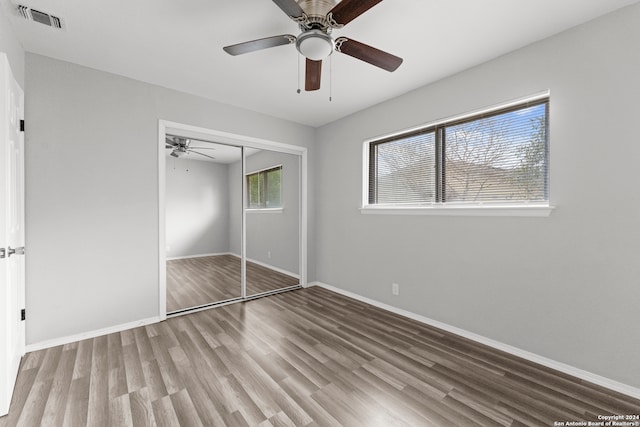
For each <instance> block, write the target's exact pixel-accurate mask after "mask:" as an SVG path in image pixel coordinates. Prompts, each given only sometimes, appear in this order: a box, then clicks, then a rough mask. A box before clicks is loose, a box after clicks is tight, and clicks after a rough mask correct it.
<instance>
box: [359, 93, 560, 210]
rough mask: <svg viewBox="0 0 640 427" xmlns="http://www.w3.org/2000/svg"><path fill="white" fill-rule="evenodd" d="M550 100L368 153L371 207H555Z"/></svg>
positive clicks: (393, 141)
mask: <svg viewBox="0 0 640 427" xmlns="http://www.w3.org/2000/svg"><path fill="white" fill-rule="evenodd" d="M547 128H548V99H547V98H545V99H538V100H536V101H531V102H527V103H524V104H519V105H517V106H515V107H514V106H512V107H509V108H503V109H500V110H497V111H495V110H494V111H492V112H489V113H483V114H480V115H475V116H471V117H467V118H464V119H460V120H451V121H448V122H443V123H439V124H437V125H433V126H430V127H426V128H422V129H419V130H416V131H412V132H410V133H405V134H401V135H397V136H393V137H389V138H385V139H382V140H377V141H372V142H370V143H369V145H368V157H369V159H368V160H369V176H368V189H367V190H368V205H369V206H376V205H377V206H380V207H384V206H389V207H394V208H398V207H420V206H438V207H440V206H441V207H446V206H449V207H454V206H456V205H457V206H461V205H462V206H465V205H466V206H478V205H483V206H485V205H489V206H490V205H492V204H493V205H509V206H514V205H515V206H517V205H527V206H530V205H545V204H547V205H548V200H549V197H548V152H549V149H548V148H549V147H548V138H547Z"/></svg>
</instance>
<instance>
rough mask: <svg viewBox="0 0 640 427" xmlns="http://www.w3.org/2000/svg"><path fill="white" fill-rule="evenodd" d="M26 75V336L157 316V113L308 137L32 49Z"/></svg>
mask: <svg viewBox="0 0 640 427" xmlns="http://www.w3.org/2000/svg"><path fill="white" fill-rule="evenodd" d="M26 85H27V87H28V90H27V91H26V120H27V123H28V125H27V133H26V144H25V145H26V193H27V197H26V212H27V218H26V221H27V223H26V233H27V234H26V244H27V247H28V248H29V249H28V250H29V253H28V258H27V284H28V285H27V290H26V291H27V295H26V298H27V301H26V304H27V307H29V319H28V322H27V325H26V327H27V343H28V344H30V343H37V342H41V341H44V340H48V339H54V338H59V337H65V336H68V335H72V334H77V333H82V332H86V331H93V330H96V329H100V328H105V327H110V326H113V325H119V324H123V323H127V322H133V321H137V320H139V319H145V318H150V317H154V316H157V315H158V299H159V296H158V270H159V266H158V254H157V253H158V119H165V120H171V121H175V122H179V123H186V124H192V125H196V126H202V127H206V128H210V129H217V130H220V131H225V132H231V133H235V134H240V135H247V136H252V137H258V138H263V139H268V140H273V141H279V142H283V143H287V144H296V145H307V146H310V145H311V144H312V141H313V139H314V130H313V129H311V128H309V127H306V126H302V125H299V124H295V123H292V122H287V121H284V120H280V119H275V118H273V117H269V116H265V115H262V114H258V113H254V112H250V111H247V110H243V109H239V108H235V107H231V106H228V105H223V104H219V103H216V102H213V101H210V100H206V99H203V98H199V97H196V96H191V95H187V94H183V93H179V92H176V91H173V90H168V89H165V88H161V87H158V86H153V85H149V84H145V83H142V82H139V81H135V80H131V79H127V78H124V77H120V76H116V75H113V74H109V73H105V72H101V71H96V70H92V69H89V68H85V67H80V66H77V65H74V64H70V63H67V62H62V61H58V60H53V59H50V58H46V57H43V56H39V55H35V54H27V55H26ZM123 149H126V150H125V151H124V153H122V152H120V150H123ZM310 209H312V206H310ZM311 229H312V230H313V227H311ZM309 239H310V243H309V245H310V247H311V248H313V236H309ZM311 273H313V271H311ZM79 319H81V321H80V320H79Z"/></svg>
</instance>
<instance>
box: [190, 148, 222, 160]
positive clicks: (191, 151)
mask: <svg viewBox="0 0 640 427" xmlns="http://www.w3.org/2000/svg"><path fill="white" fill-rule="evenodd" d="M187 152H189V153H194V154H199V155H201V156H204V157H208V158H210V159H213V160H215V159H216V158H215V157H212V156H208V155H206V154H202V153H198V152H197V151H193V150H187Z"/></svg>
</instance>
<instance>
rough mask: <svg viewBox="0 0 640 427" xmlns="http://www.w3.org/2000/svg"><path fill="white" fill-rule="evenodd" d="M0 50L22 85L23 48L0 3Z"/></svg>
mask: <svg viewBox="0 0 640 427" xmlns="http://www.w3.org/2000/svg"><path fill="white" fill-rule="evenodd" d="M0 52H4V53H6V54H7V57H8V58H9V64H11V71H12V72H13V77H15V79H16V81H17V82H18V84H19V85H20V86H21V87H22V89H25V87H24V49H23V48H22V45H21V44H20V42H19V41H18V38H17V37H16V36H15V34H14V33H13V31H12V30H11V24H10V23H9V17H8V16H7V14H6V11H5V8H4V5H0Z"/></svg>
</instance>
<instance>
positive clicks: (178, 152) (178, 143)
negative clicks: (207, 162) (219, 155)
mask: <svg viewBox="0 0 640 427" xmlns="http://www.w3.org/2000/svg"><path fill="white" fill-rule="evenodd" d="M165 139H166V144H165V146H164V147H165V148H167V149H170V150H171V153H170V154H169V155H170V156H173V157H177V158H180V157H183V156H186V155H187V154H189V153H194V154H198V155H200V156H204V157H208V158H210V159H213V160H215V157H213V156H209V155H207V154H203V153H199V152H198V151H196V150H215V148H212V147H192V146H191V140H190V139H188V138H183V137H181V136H174V135H167V136H166V138H165Z"/></svg>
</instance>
